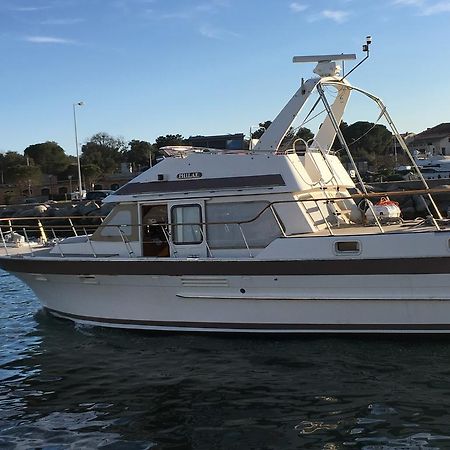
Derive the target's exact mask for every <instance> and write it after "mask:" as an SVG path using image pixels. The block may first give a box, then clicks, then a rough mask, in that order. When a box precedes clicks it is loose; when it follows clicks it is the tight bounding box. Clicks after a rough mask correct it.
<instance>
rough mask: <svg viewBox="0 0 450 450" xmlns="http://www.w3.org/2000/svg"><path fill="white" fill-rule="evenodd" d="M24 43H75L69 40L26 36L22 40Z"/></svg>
mask: <svg viewBox="0 0 450 450" xmlns="http://www.w3.org/2000/svg"><path fill="white" fill-rule="evenodd" d="M24 40H25V41H26V42H31V43H33V44H75V43H76V42H75V41H73V40H70V39H64V38H58V37H51V36H27V37H25V38H24Z"/></svg>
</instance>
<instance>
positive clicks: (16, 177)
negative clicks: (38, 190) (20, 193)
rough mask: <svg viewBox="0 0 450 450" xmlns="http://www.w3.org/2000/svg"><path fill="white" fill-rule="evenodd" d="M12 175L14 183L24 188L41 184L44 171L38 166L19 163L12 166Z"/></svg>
mask: <svg viewBox="0 0 450 450" xmlns="http://www.w3.org/2000/svg"><path fill="white" fill-rule="evenodd" d="M10 175H11V177H12V181H13V183H16V184H17V185H18V186H20V187H21V188H22V189H24V188H29V189H30V188H31V186H33V185H39V184H41V179H42V172H41V169H40V168H39V167H38V166H27V165H18V166H15V167H13V168H11V171H10Z"/></svg>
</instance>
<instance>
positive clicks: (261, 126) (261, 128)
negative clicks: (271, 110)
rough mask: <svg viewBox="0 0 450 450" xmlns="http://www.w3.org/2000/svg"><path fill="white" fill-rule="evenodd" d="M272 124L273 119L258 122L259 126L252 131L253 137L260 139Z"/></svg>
mask: <svg viewBox="0 0 450 450" xmlns="http://www.w3.org/2000/svg"><path fill="white" fill-rule="evenodd" d="M271 124H272V121H271V120H266V121H265V122H260V123H259V124H258V125H259V128H258V129H257V130H255V131H254V132H253V133H252V136H251V138H252V139H259V138H260V137H261V136H262V135H263V134H264V132H265V131H266V130H267V128H269V127H270V125H271Z"/></svg>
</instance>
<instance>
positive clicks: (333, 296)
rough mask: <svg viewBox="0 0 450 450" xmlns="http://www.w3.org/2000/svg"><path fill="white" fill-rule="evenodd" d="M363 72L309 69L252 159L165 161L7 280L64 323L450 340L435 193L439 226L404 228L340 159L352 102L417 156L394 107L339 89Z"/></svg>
mask: <svg viewBox="0 0 450 450" xmlns="http://www.w3.org/2000/svg"><path fill="white" fill-rule="evenodd" d="M354 58H355V56H354V55H325V56H314V57H308V58H305V57H300V58H295V61H300V62H304V61H316V62H317V67H316V68H315V71H314V72H315V73H316V74H318V77H313V78H311V79H308V80H307V81H303V80H302V83H301V86H300V88H299V89H298V90H297V92H296V93H295V94H294V95H293V97H292V98H291V100H289V102H288V103H287V104H286V106H285V107H284V108H283V110H282V111H281V112H280V113H279V115H278V116H277V117H276V119H275V120H274V121H273V123H272V124H271V125H270V127H269V128H268V129H267V130H266V131H265V133H264V134H263V135H262V137H261V138H260V140H259V142H258V143H257V144H256V146H255V147H254V148H253V149H252V150H251V151H241V152H230V153H229V152H227V151H219V150H216V151H214V150H208V151H204V150H199V149H193V148H178V149H177V148H172V149H167V153H168V154H171V155H172V156H171V157H167V158H165V159H164V160H163V161H162V162H161V163H159V164H157V165H156V166H155V167H153V168H150V169H149V170H147V171H146V172H144V173H142V174H140V175H139V176H137V177H136V178H135V179H133V180H132V181H130V182H129V183H128V184H126V185H124V186H123V187H122V188H120V189H119V190H118V191H116V192H114V193H113V194H112V195H110V196H109V197H107V198H106V199H105V200H104V201H105V202H114V203H116V206H115V207H114V209H113V210H112V212H111V213H110V214H109V216H108V217H107V218H106V220H105V221H104V222H103V223H102V224H101V225H100V226H98V228H97V229H96V230H95V231H94V232H93V233H92V234H89V233H86V234H85V235H82V236H81V235H78V236H75V237H69V238H65V239H63V240H60V241H56V245H54V246H53V247H48V248H42V249H39V250H38V249H36V248H34V249H33V250H32V252H31V253H30V254H29V255H24V254H20V255H12V254H11V255H6V256H3V257H1V258H0V267H2V268H3V269H5V270H7V271H9V272H11V273H12V274H14V275H16V276H17V277H18V278H20V279H21V280H23V281H24V282H25V283H26V284H28V285H29V286H30V287H31V289H32V290H33V291H34V292H35V293H36V295H37V296H38V297H39V299H40V301H41V302H42V304H43V306H44V308H45V309H46V310H47V311H49V312H50V313H51V314H53V315H55V316H58V317H61V318H66V319H70V320H73V321H76V322H81V323H86V324H93V325H100V326H108V327H119V328H134V329H144V330H173V331H196V332H197V331H202V332H205V331H208V332H259V333H261V332H277V333H299V332H358V333H359V332H377V333H378V332H379V333H390V332H392V333H404V332H405V333H406V332H415V333H422V332H423V333H430V332H431V333H447V332H450V277H449V272H450V240H449V239H450V230H449V228H448V227H447V222H446V221H445V220H444V219H442V217H441V214H440V213H439V211H438V209H437V207H436V204H435V203H434V201H433V199H432V197H431V194H430V191H429V189H428V186H427V184H426V181H425V180H423V179H422V181H423V183H424V189H423V190H421V191H419V192H416V193H418V194H421V195H423V196H424V199H425V200H426V201H427V204H428V213H427V215H428V217H427V218H424V220H423V221H419V222H418V221H413V222H404V221H402V220H401V218H400V214H399V209H398V206H397V205H396V204H395V202H393V201H391V200H390V199H387V198H384V199H381V200H380V195H379V194H370V193H368V192H367V191H366V190H365V188H364V185H363V183H362V180H361V179H360V175H359V173H358V171H357V168H356V165H355V166H354V170H355V174H356V177H357V179H358V188H359V190H358V189H357V187H356V185H355V182H354V181H353V179H352V178H351V177H350V176H349V174H348V173H347V171H346V170H345V169H344V166H343V165H342V163H341V161H340V160H339V158H338V156H336V155H335V154H334V153H333V152H332V151H331V147H332V144H333V142H334V140H335V137H336V136H337V137H338V139H339V141H340V144H341V146H342V151H345V152H347V154H348V158H349V160H350V161H353V158H352V156H351V153H350V150H349V147H348V145H347V143H346V142H345V140H344V138H343V136H342V133H341V131H340V129H339V124H340V122H341V120H342V117H343V113H344V110H345V107H346V105H347V102H348V100H349V97H350V93H351V92H352V91H358V92H360V93H362V94H364V95H366V96H368V97H369V98H371V99H372V100H373V101H375V103H377V104H378V106H379V107H380V109H381V114H382V115H383V116H384V117H385V118H386V119H387V122H388V123H389V124H390V126H391V129H392V131H393V133H394V134H395V135H396V136H397V138H398V139H399V142H400V145H401V146H402V148H403V149H404V150H405V151H408V149H407V148H406V145H405V143H404V141H403V139H402V138H401V136H400V135H399V133H398V131H397V129H396V128H395V125H394V124H393V122H392V120H391V118H390V116H389V115H388V113H387V111H386V108H385V106H384V105H383V103H382V102H381V100H380V99H379V98H377V97H376V96H374V95H372V94H370V93H368V92H366V91H364V90H362V89H359V88H355V87H353V86H351V85H350V83H349V82H348V80H347V78H346V77H342V76H340V74H339V67H338V66H337V64H336V62H335V61H336V60H342V59H354ZM330 91H333V93H334V102H329V101H328V98H327V95H328V93H329V92H330ZM313 92H315V93H316V94H318V97H317V98H318V101H317V102H316V104H321V105H322V106H323V107H324V108H325V111H326V114H325V119H324V121H323V123H322V125H321V127H320V128H319V130H318V132H317V134H316V135H315V137H314V139H312V140H311V141H310V142H308V143H304V147H305V149H304V151H302V152H301V153H297V152H296V151H295V150H288V151H283V152H282V151H280V143H281V142H282V140H283V138H284V137H285V135H286V133H287V132H288V130H289V128H290V126H291V124H292V122H293V120H294V118H295V117H296V116H297V114H298V113H299V112H300V111H301V110H302V108H303V107H304V105H305V103H306V101H307V99H308V98H309V97H310V95H311V93H313ZM328 96H329V95H328ZM314 106H315V105H314ZM307 117H308V116H307ZM294 148H295V144H294ZM410 156H411V155H410ZM411 164H412V165H415V163H414V159H413V158H412V157H411ZM416 169H417V167H416ZM418 174H419V176H420V171H418ZM371 200H372V201H371ZM378 200H380V201H378ZM39 225H40V224H39ZM10 226H11V223H10V222H9V223H8V226H5V228H4V230H5V229H6V230H8V229H9V228H8V227H10ZM39 229H41V227H40V226H39ZM41 231H42V230H41Z"/></svg>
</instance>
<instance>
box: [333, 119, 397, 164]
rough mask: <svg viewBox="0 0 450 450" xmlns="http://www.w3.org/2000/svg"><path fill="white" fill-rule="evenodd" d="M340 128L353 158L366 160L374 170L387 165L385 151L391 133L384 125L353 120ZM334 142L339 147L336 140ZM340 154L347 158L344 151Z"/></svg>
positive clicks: (388, 144) (389, 143)
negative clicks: (353, 121)
mask: <svg viewBox="0 0 450 450" xmlns="http://www.w3.org/2000/svg"><path fill="white" fill-rule="evenodd" d="M341 130H342V133H343V135H344V138H345V140H346V142H347V145H348V147H349V149H350V152H351V154H352V156H353V158H354V159H355V160H365V161H368V163H369V164H370V165H371V166H372V168H373V169H374V170H375V171H376V170H379V169H380V168H382V167H388V166H389V161H390V160H389V161H388V160H387V159H386V152H387V150H388V148H389V146H390V145H391V142H392V133H391V132H390V131H389V130H388V129H387V128H386V127H385V126H384V125H379V124H374V123H371V122H355V123H353V124H351V125H349V126H347V127H342V128H341ZM337 142H339V141H337ZM335 144H336V145H335V146H338V147H339V148H340V147H341V145H340V143H339V144H337V143H336V141H335ZM340 154H341V157H343V159H344V160H347V155H345V152H343V151H341V153H340Z"/></svg>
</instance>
